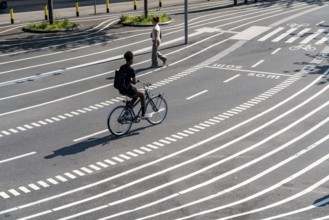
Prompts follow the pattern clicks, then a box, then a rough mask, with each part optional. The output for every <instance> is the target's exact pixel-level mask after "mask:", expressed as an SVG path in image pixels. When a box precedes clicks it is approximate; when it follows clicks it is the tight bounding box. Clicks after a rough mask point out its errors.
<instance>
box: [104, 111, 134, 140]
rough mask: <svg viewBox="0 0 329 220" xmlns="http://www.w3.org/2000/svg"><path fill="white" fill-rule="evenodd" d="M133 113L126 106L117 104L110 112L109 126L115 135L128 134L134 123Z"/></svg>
mask: <svg viewBox="0 0 329 220" xmlns="http://www.w3.org/2000/svg"><path fill="white" fill-rule="evenodd" d="M132 119H133V114H132V112H131V111H130V110H129V109H128V108H126V107H125V106H117V107H115V108H114V109H112V111H111V112H110V113H109V116H108V118H107V127H108V129H109V131H110V132H111V133H112V134H114V135H115V136H121V135H125V134H127V132H128V131H129V130H130V128H131V125H132V121H133V120H132Z"/></svg>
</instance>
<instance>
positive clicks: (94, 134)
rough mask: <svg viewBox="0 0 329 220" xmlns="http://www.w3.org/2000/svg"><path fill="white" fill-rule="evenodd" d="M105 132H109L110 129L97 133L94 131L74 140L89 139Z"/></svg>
mask: <svg viewBox="0 0 329 220" xmlns="http://www.w3.org/2000/svg"><path fill="white" fill-rule="evenodd" d="M105 132H108V129H104V130H102V131H99V132H96V133H93V134H90V135H87V136H84V137H81V138H77V139H74V140H73V141H74V142H79V141H81V140H84V139H87V138H90V137H94V136H96V135H99V134H103V133H105Z"/></svg>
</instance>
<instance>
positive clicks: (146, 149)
mask: <svg viewBox="0 0 329 220" xmlns="http://www.w3.org/2000/svg"><path fill="white" fill-rule="evenodd" d="M139 149H142V150H145V151H148V152H150V151H152V150H151V149H149V148H147V147H140V148H139Z"/></svg>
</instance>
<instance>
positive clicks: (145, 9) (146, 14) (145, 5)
mask: <svg viewBox="0 0 329 220" xmlns="http://www.w3.org/2000/svg"><path fill="white" fill-rule="evenodd" d="M148 16H149V13H148V8H147V0H144V17H145V18H147V17H148Z"/></svg>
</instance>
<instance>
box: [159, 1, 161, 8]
mask: <svg viewBox="0 0 329 220" xmlns="http://www.w3.org/2000/svg"><path fill="white" fill-rule="evenodd" d="M159 7H160V8H161V7H162V0H159Z"/></svg>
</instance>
